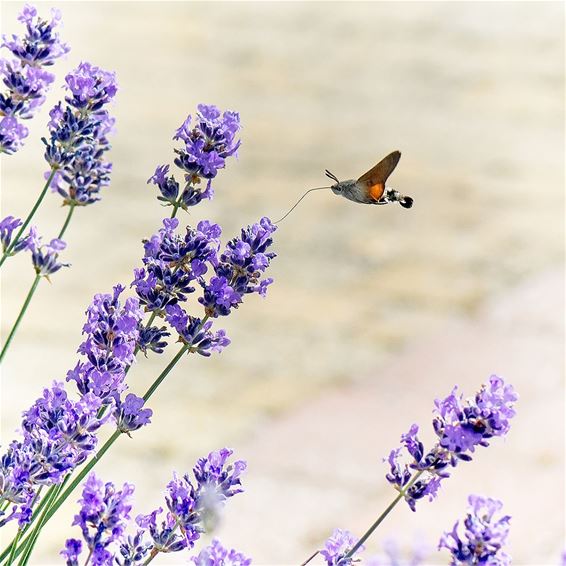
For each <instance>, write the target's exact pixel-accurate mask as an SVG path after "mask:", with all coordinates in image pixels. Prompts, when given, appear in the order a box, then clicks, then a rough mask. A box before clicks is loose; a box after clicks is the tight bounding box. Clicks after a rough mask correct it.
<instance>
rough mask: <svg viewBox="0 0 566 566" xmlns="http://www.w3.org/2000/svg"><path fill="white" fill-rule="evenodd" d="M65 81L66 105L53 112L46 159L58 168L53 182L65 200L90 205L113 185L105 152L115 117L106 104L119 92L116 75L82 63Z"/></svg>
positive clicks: (54, 109) (77, 204)
mask: <svg viewBox="0 0 566 566" xmlns="http://www.w3.org/2000/svg"><path fill="white" fill-rule="evenodd" d="M65 81H66V83H67V90H68V94H67V96H66V97H65V102H66V105H65V106H63V105H62V103H61V102H59V103H58V104H57V105H55V106H54V107H53V108H52V110H51V112H50V113H49V115H50V117H51V120H50V121H49V124H48V126H49V133H50V137H49V140H47V139H45V138H44V139H43V143H44V144H45V146H46V149H45V160H46V161H47V163H48V164H49V165H50V166H51V170H56V174H55V176H54V177H53V180H52V182H51V187H52V188H53V190H54V191H56V192H58V193H59V194H60V195H61V196H62V197H63V204H67V205H72V206H86V205H89V204H92V203H94V202H96V201H98V200H100V194H99V193H100V190H101V189H102V188H104V187H106V186H108V185H109V184H110V172H111V170H112V164H111V163H110V162H108V161H106V160H105V159H104V155H105V153H107V152H108V150H109V149H110V143H109V141H108V136H109V134H110V133H112V131H113V129H114V122H115V120H114V118H113V117H111V116H110V115H109V114H108V111H107V110H106V109H105V108H104V107H105V106H107V105H108V103H109V102H110V101H111V100H112V99H113V98H114V96H115V95H116V92H117V86H116V77H115V75H114V73H110V72H108V71H105V70H103V69H101V68H99V67H96V66H94V65H91V64H90V63H81V64H80V65H79V66H78V67H77V68H76V69H74V70H73V71H72V72H71V73H69V74H68V75H67V76H66V77H65ZM50 174H51V171H48V172H47V173H46V174H45V177H46V178H48V177H49V175H50Z"/></svg>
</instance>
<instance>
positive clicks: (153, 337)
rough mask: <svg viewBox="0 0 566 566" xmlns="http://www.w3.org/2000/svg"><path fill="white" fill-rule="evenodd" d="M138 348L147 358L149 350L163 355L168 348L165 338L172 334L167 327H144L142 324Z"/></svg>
mask: <svg viewBox="0 0 566 566" xmlns="http://www.w3.org/2000/svg"><path fill="white" fill-rule="evenodd" d="M138 331H139V338H138V348H139V349H140V351H142V352H143V353H144V355H146V356H147V352H148V350H149V351H151V352H155V353H156V354H162V353H163V351H164V350H165V348H166V346H167V341H166V340H165V338H166V337H167V336H170V335H171V333H170V332H168V331H167V328H166V327H165V326H161V327H157V326H143V325H142V324H141V323H140V326H139V328H138Z"/></svg>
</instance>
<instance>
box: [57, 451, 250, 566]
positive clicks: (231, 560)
mask: <svg viewBox="0 0 566 566" xmlns="http://www.w3.org/2000/svg"><path fill="white" fill-rule="evenodd" d="M231 454H232V451H231V450H228V449H226V448H224V449H222V450H219V451H217V452H212V453H210V454H209V455H208V457H207V458H202V459H200V460H199V461H198V463H197V465H196V466H195V468H194V474H195V479H196V481H195V482H194V483H193V482H192V481H191V479H190V478H189V475H188V474H186V475H184V476H183V477H182V478H180V477H178V476H177V475H176V474H175V475H174V477H173V480H172V481H171V482H169V484H168V485H167V495H166V498H165V502H166V505H167V512H166V513H165V516H164V518H162V519H159V518H158V516H160V515H162V513H163V509H162V508H161V507H159V508H158V509H156V510H155V511H153V512H151V513H149V514H148V515H138V516H137V517H136V520H135V523H136V526H137V531H136V533H135V535H133V536H132V535H130V536H127V535H126V533H125V530H126V526H127V520H128V519H129V512H130V509H131V505H130V503H129V498H130V496H131V494H132V493H133V486H129V485H128V484H125V485H124V488H123V489H122V491H116V489H115V488H114V486H113V485H112V484H111V483H107V484H103V483H102V482H101V481H100V480H98V479H97V478H96V477H95V476H94V475H91V476H90V477H89V479H88V481H87V482H86V484H85V487H84V491H83V496H82V498H81V500H80V501H79V503H80V505H81V509H80V512H79V514H78V515H76V516H75V521H74V523H73V524H74V525H79V526H80V527H81V531H82V535H83V539H84V541H85V542H86V546H87V548H88V550H89V552H90V553H96V556H94V559H93V563H94V564H106V563H108V564H110V563H112V561H111V560H109V559H110V557H115V559H116V562H117V563H118V564H121V565H124V566H130V565H133V564H140V563H142V561H143V560H145V559H152V558H153V557H155V556H156V555H157V554H159V553H160V552H179V551H181V550H184V549H188V550H190V549H192V548H193V547H194V545H195V542H196V541H197V540H198V539H199V538H200V535H201V533H202V532H204V531H205V530H207V529H206V527H207V524H206V515H207V513H208V512H209V509H208V507H209V506H210V505H211V501H212V500H214V501H215V505H216V506H217V507H220V506H221V505H222V504H223V502H224V501H225V500H226V498H228V497H231V496H233V495H235V494H237V493H240V492H241V491H242V489H241V488H240V475H241V473H242V472H243V470H244V469H245V467H246V465H245V462H243V461H236V462H234V463H233V464H228V465H227V460H228V458H229V457H230V456H231ZM212 492H214V493H215V494H216V495H215V497H212V496H211V494H212ZM82 546H83V545H82V543H81V541H79V540H77V539H69V540H67V542H66V545H65V549H64V550H63V551H62V552H61V554H62V555H63V556H65V557H66V559H67V564H68V565H69V566H71V565H76V564H78V558H79V555H80V553H81V552H82ZM118 555H119V556H120V557H121V558H118ZM207 558H208V559H209V560H210V561H209V562H205V559H207ZM213 560H217V562H214V561H213ZM222 560H224V562H222ZM193 561H195V563H196V564H207V565H211V566H212V565H215V564H218V566H221V565H222V564H224V565H225V566H228V565H230V564H232V565H233V566H248V565H249V564H250V562H251V561H250V560H248V559H246V558H245V557H244V556H243V555H241V554H239V553H237V552H236V551H235V550H230V551H228V550H226V549H224V548H223V547H222V545H221V544H220V543H219V542H218V541H214V542H213V543H212V545H211V546H210V547H208V548H205V549H203V550H202V551H201V553H200V554H199V555H198V556H197V557H194V558H193ZM211 561H212V562H211Z"/></svg>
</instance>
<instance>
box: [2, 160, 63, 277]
mask: <svg viewBox="0 0 566 566" xmlns="http://www.w3.org/2000/svg"><path fill="white" fill-rule="evenodd" d="M55 171H56V169H54V168H53V167H52V168H51V173H49V177H48V178H47V182H46V183H45V186H44V187H43V189H42V191H41V193H40V195H39V197H38V198H37V200H36V201H35V204H34V205H33V208H32V209H31V212H30V213H29V214H28V216H27V218H26V219H25V220H24V223H23V224H22V225H21V227H20V229H19V230H18V233H17V234H16V236H15V237H14V239H13V240H12V242H11V243H10V245H9V246H8V247H7V248H6V251H5V252H4V254H3V255H2V258H1V259H0V266H2V264H3V263H4V262H5V261H6V258H7V257H9V256H10V254H11V252H12V250H13V249H14V246H15V245H16V244H17V243H18V242H19V241H20V238H21V237H22V234H23V233H24V232H25V229H26V228H27V227H28V224H29V223H30V222H31V219H32V218H33V217H34V215H35V213H36V212H37V209H38V208H39V205H40V204H41V201H43V198H44V197H45V195H46V193H47V189H49V185H51V181H52V180H53V177H54V176H55Z"/></svg>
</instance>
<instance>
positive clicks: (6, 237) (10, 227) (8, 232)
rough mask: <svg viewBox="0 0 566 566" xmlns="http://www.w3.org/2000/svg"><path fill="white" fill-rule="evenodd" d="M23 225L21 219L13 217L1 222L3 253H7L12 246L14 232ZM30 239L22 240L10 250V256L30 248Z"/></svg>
mask: <svg viewBox="0 0 566 566" xmlns="http://www.w3.org/2000/svg"><path fill="white" fill-rule="evenodd" d="M21 225H22V221H21V220H20V219H19V218H14V217H13V216H6V218H4V219H3V220H1V221H0V243H1V244H2V251H3V252H5V251H6V250H8V248H10V245H11V244H12V232H13V231H14V230H15V229H16V228H19V227H20V226H21ZM28 243H29V239H28V238H21V239H19V240H18V241H17V242H16V244H15V245H14V246H12V248H11V249H10V255H15V254H17V253H18V252H21V251H22V250H25V249H26V248H27V247H28Z"/></svg>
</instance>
